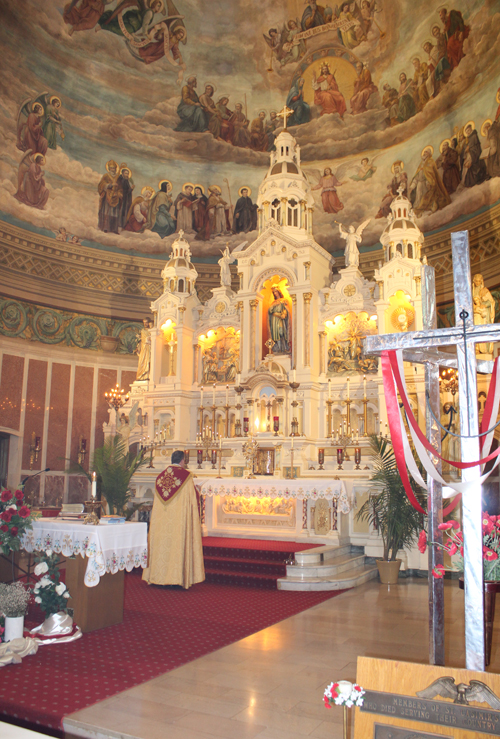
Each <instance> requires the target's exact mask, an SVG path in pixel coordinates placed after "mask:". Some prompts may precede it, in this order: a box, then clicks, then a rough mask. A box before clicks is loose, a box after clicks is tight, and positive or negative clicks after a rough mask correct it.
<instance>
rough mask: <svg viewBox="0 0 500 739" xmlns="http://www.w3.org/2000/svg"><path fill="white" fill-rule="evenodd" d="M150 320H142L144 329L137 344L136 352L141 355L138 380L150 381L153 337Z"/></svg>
mask: <svg viewBox="0 0 500 739" xmlns="http://www.w3.org/2000/svg"><path fill="white" fill-rule="evenodd" d="M149 321H150V319H149V318H143V319H142V325H143V328H141V333H140V337H139V342H138V343H137V349H136V352H137V354H138V355H139V365H138V367H137V375H136V380H149V368H150V365H151V335H150V333H149V328H150V324H149Z"/></svg>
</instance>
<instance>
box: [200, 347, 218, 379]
mask: <svg viewBox="0 0 500 739" xmlns="http://www.w3.org/2000/svg"><path fill="white" fill-rule="evenodd" d="M202 362H203V382H204V383H205V385H208V384H211V383H212V382H217V369H218V359H217V348H216V347H215V346H213V347H212V348H210V349H206V350H205V351H204V352H203V360H202Z"/></svg>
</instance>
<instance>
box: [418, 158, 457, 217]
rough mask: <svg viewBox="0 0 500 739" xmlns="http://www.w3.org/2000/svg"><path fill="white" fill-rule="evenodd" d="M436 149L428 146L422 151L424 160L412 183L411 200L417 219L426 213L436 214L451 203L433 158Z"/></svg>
mask: <svg viewBox="0 0 500 739" xmlns="http://www.w3.org/2000/svg"><path fill="white" fill-rule="evenodd" d="M433 152H434V149H433V147H432V146H426V147H425V148H424V149H423V150H422V159H421V161H420V164H419V165H418V168H417V171H416V172H415V175H414V177H413V179H412V181H411V183H410V200H411V201H412V203H413V209H414V211H415V215H416V216H417V217H419V216H421V215H423V214H424V213H425V212H426V211H430V212H431V213H435V212H436V211H437V210H441V209H442V208H444V207H445V206H446V205H449V204H450V203H451V200H450V196H449V195H448V191H447V190H446V188H445V186H444V184H443V180H442V179H441V176H440V174H439V172H438V169H437V167H436V162H435V161H434V159H433V158H432V154H433Z"/></svg>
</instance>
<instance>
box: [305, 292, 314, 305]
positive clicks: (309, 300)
mask: <svg viewBox="0 0 500 739" xmlns="http://www.w3.org/2000/svg"><path fill="white" fill-rule="evenodd" d="M312 296H313V294H312V293H304V303H310V302H311V298H312Z"/></svg>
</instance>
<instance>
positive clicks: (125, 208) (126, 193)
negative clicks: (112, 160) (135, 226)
mask: <svg viewBox="0 0 500 739" xmlns="http://www.w3.org/2000/svg"><path fill="white" fill-rule="evenodd" d="M118 186H119V188H120V190H121V191H122V202H121V206H120V217H119V224H118V228H119V229H124V228H125V226H126V225H127V217H128V212H129V210H130V206H131V205H132V195H133V191H134V187H135V185H134V182H133V180H132V172H131V171H130V169H129V167H127V165H126V164H122V165H121V166H120V176H119V177H118Z"/></svg>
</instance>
